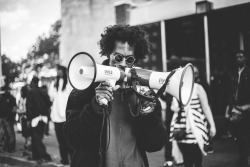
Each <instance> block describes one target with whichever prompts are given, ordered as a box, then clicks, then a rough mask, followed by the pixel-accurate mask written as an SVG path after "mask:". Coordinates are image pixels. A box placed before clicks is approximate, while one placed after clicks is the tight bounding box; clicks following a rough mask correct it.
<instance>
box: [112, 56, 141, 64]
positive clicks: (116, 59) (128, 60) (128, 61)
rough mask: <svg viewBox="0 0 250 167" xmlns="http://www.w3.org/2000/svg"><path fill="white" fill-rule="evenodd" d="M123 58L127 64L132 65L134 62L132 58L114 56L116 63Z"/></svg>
mask: <svg viewBox="0 0 250 167" xmlns="http://www.w3.org/2000/svg"><path fill="white" fill-rule="evenodd" d="M123 58H125V61H126V63H127V64H133V63H134V62H135V60H136V58H135V57H134V56H123V55H121V54H115V55H114V59H115V61H116V62H117V63H120V62H122V60H123Z"/></svg>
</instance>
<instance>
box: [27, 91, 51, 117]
mask: <svg viewBox="0 0 250 167" xmlns="http://www.w3.org/2000/svg"><path fill="white" fill-rule="evenodd" d="M51 104H52V103H51V101H50V98H49V95H48V93H47V92H45V91H43V90H42V89H41V88H39V87H34V88H30V90H29V91H28V92H27V101H26V109H27V112H26V113H27V119H28V120H29V121H30V120H32V119H33V118H35V117H37V116H39V115H44V116H49V108H50V106H51Z"/></svg>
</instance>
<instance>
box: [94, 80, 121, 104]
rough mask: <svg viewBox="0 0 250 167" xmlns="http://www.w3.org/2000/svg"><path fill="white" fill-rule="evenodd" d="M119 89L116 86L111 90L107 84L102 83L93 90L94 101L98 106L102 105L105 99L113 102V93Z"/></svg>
mask: <svg viewBox="0 0 250 167" xmlns="http://www.w3.org/2000/svg"><path fill="white" fill-rule="evenodd" d="M118 88H119V86H118V85H116V86H114V87H113V88H112V87H111V85H110V83H109V82H106V81H105V82H102V83H100V84H99V86H98V87H96V88H95V98H96V101H97V102H98V103H99V104H100V105H103V103H102V101H101V100H102V99H106V100H108V101H111V100H113V91H115V90H117V89H118Z"/></svg>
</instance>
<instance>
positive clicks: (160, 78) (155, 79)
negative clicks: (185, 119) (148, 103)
mask: <svg viewBox="0 0 250 167" xmlns="http://www.w3.org/2000/svg"><path fill="white" fill-rule="evenodd" d="M134 76H136V82H137V83H138V84H139V85H141V86H148V87H149V88H151V89H157V90H159V89H161V88H162V87H163V85H164V86H165V87H164V90H163V91H165V92H166V93H168V94H170V95H172V96H174V97H175V98H177V100H178V101H179V102H180V104H181V105H183V106H185V105H187V104H188V103H189V101H190V99H191V95H192V92H193V85H194V71H193V66H192V65H191V64H187V65H186V66H185V67H184V68H181V67H180V68H178V69H175V70H174V71H171V72H155V71H151V70H144V69H137V68H131V69H130V68H127V69H126V70H125V72H124V71H123V70H121V69H119V68H117V67H111V66H105V65H99V64H97V63H96V62H95V60H94V59H93V57H92V56H91V55H90V54H88V53H86V52H80V53H77V54H76V55H74V56H73V57H72V59H71V60H70V62H69V66H68V78H69V82H70V84H71V85H72V87H73V88H75V89H78V90H84V89H87V88H88V87H89V86H90V85H91V84H92V83H94V82H102V81H107V80H111V81H114V82H113V85H112V86H114V84H115V82H116V81H124V82H127V83H128V84H130V86H131V80H133V78H134ZM104 103H105V104H106V103H107V102H104Z"/></svg>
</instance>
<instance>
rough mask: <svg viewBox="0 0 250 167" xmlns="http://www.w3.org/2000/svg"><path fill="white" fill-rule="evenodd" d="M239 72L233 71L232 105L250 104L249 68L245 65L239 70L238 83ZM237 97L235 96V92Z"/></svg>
mask: <svg viewBox="0 0 250 167" xmlns="http://www.w3.org/2000/svg"><path fill="white" fill-rule="evenodd" d="M238 78H239V73H238V71H237V72H235V73H234V77H233V96H232V97H233V100H232V101H233V105H239V106H242V105H246V104H250V69H249V68H248V67H245V68H244V69H243V71H242V72H241V76H240V82H239V84H238ZM237 89H238V93H237V98H236V92H237Z"/></svg>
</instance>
